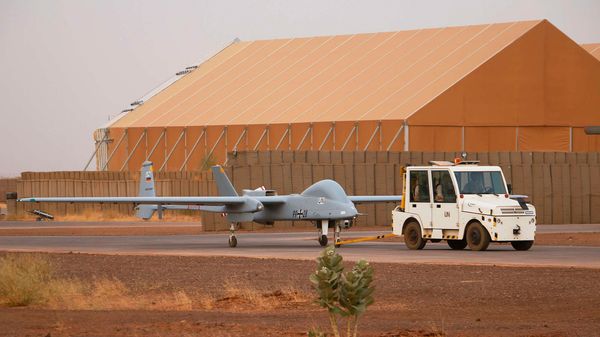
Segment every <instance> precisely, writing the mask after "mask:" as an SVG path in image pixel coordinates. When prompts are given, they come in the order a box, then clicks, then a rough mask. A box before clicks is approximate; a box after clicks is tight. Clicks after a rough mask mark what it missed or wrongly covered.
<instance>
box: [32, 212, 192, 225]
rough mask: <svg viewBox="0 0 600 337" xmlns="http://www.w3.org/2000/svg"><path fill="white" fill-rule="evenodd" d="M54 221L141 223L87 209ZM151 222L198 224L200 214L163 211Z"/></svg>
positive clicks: (130, 218)
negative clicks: (159, 217) (160, 216)
mask: <svg viewBox="0 0 600 337" xmlns="http://www.w3.org/2000/svg"><path fill="white" fill-rule="evenodd" d="M26 218H28V219H29V218H31V216H26ZM56 220H60V221H81V222H86V221H124V222H125V221H126V222H131V221H141V219H139V218H138V217H136V216H135V215H125V214H123V213H120V212H117V211H113V210H107V211H98V210H91V209H87V210H84V211H83V212H80V213H77V214H66V215H59V216H56ZM148 221H151V222H158V221H160V222H162V221H172V222H199V221H200V213H199V212H198V213H196V214H185V213H184V211H165V212H164V213H163V219H162V220H159V219H158V216H157V215H156V214H154V216H153V217H152V219H150V220H148Z"/></svg>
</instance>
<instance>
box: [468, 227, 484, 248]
mask: <svg viewBox="0 0 600 337" xmlns="http://www.w3.org/2000/svg"><path fill="white" fill-rule="evenodd" d="M467 244H468V245H469V248H471V250H474V251H482V250H486V249H487V248H488V246H489V245H490V234H489V233H488V231H487V229H485V228H484V227H483V226H482V225H481V224H480V223H479V222H476V223H473V224H471V225H470V226H469V228H467Z"/></svg>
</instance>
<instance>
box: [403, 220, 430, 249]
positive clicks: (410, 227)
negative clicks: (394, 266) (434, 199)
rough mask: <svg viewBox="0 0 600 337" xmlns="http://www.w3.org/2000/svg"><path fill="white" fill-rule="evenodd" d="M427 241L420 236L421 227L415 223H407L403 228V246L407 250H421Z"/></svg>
mask: <svg viewBox="0 0 600 337" xmlns="http://www.w3.org/2000/svg"><path fill="white" fill-rule="evenodd" d="M426 243H427V240H425V239H423V236H422V235H421V226H419V224H418V223H417V222H416V221H412V222H409V223H408V224H407V225H406V227H404V244H405V245H406V247H408V249H413V250H417V249H423V247H425V244H426Z"/></svg>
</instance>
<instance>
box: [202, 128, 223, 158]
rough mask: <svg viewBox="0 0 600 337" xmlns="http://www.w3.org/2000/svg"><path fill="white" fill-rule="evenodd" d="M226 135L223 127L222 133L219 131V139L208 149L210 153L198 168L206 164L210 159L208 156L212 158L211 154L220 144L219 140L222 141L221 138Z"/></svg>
mask: <svg viewBox="0 0 600 337" xmlns="http://www.w3.org/2000/svg"><path fill="white" fill-rule="evenodd" d="M226 133H227V127H226V126H225V127H223V131H221V134H220V135H219V138H217V141H216V142H215V143H214V144H213V146H212V148H211V149H210V152H209V153H208V154H207V155H206V157H205V158H204V162H203V163H202V166H200V167H204V165H206V163H208V158H210V156H212V154H213V152H215V149H216V148H217V145H219V143H220V142H221V139H223V136H224V135H225V134H226Z"/></svg>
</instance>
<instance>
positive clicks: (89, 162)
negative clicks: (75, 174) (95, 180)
mask: <svg viewBox="0 0 600 337" xmlns="http://www.w3.org/2000/svg"><path fill="white" fill-rule="evenodd" d="M107 135H108V133H107V132H106V131H105V132H104V136H102V139H101V140H100V141H99V142H97V143H96V149H95V150H94V152H92V155H91V156H90V160H88V161H87V164H85V167H84V168H83V170H84V171H87V169H88V167H89V166H90V164H91V163H92V160H93V159H94V157H95V156H96V154H97V153H98V151H99V150H100V146H102V144H104V143H105V142H107V141H108V136H107Z"/></svg>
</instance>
